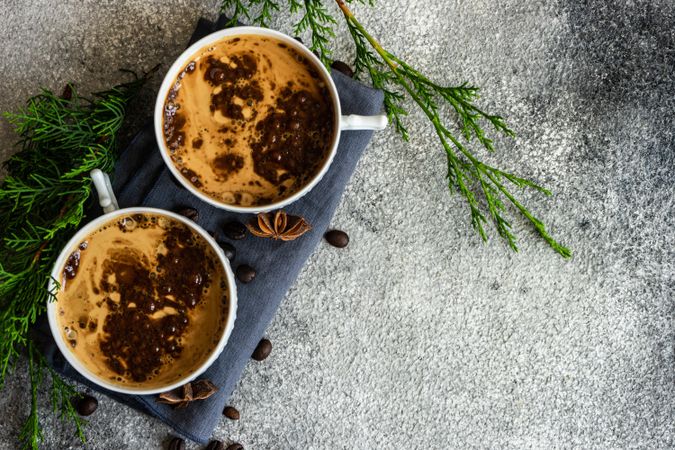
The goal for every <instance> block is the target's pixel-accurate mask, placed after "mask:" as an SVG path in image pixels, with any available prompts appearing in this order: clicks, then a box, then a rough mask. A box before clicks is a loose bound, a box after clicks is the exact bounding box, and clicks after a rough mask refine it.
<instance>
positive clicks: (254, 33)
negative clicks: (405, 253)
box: [154, 27, 387, 213]
mask: <svg viewBox="0 0 675 450" xmlns="http://www.w3.org/2000/svg"><path fill="white" fill-rule="evenodd" d="M386 124H387V117H386V116H385V115H378V116H358V115H349V116H342V115H341V110H340V101H339V97H338V93H337V89H336V87H335V84H334V83H333V80H332V79H331V77H330V75H329V73H328V71H327V70H326V69H325V68H324V66H323V65H322V64H321V62H320V61H319V59H318V58H317V57H316V56H315V55H314V54H313V53H312V52H311V51H310V50H309V49H308V48H307V47H305V46H304V45H302V44H301V43H300V42H298V41H297V40H295V39H293V38H291V37H289V36H287V35H285V34H283V33H279V32H277V31H273V30H269V29H265V28H258V27H235V28H229V29H226V30H222V31H218V32H216V33H213V34H211V35H209V36H207V37H205V38H203V39H201V40H199V41H198V42H196V43H195V44H194V45H192V46H190V47H189V48H188V49H187V50H185V52H184V53H183V54H182V55H181V56H180V57H178V59H177V60H176V62H175V63H174V64H173V65H172V66H171V68H170V69H169V71H168V72H167V74H166V76H165V78H164V81H163V83H162V85H161V87H160V89H159V95H158V97H157V102H156V104H155V116H154V125H155V134H156V136H157V141H158V144H159V148H160V152H161V154H162V158H163V159H164V161H165V163H166V165H167V167H168V168H169V170H170V171H171V172H172V174H173V176H174V177H176V179H177V180H178V181H179V182H180V183H181V184H182V185H183V186H184V187H185V188H187V189H188V190H189V191H190V192H192V193H193V194H194V195H196V196H197V197H199V198H200V199H201V200H203V201H205V202H207V203H210V204H211V205H214V206H216V207H218V208H222V209H226V210H230V211H235V212H248V213H257V212H264V211H270V210H274V209H279V208H282V207H284V206H286V205H288V204H289V203H291V202H293V201H295V200H297V199H298V198H300V197H302V196H303V195H304V194H306V193H307V192H309V191H310V190H311V189H312V188H313V187H314V186H315V185H316V184H317V183H318V182H319V181H320V180H321V178H322V177H323V175H324V174H325V173H326V171H327V170H328V168H329V166H330V164H331V162H332V160H333V158H334V156H335V153H336V151H337V147H338V143H339V140H340V133H341V132H342V131H345V130H358V129H361V130H362V129H370V130H380V129H383V128H384V127H385V126H386Z"/></svg>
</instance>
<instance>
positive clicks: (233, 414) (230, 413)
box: [223, 406, 239, 420]
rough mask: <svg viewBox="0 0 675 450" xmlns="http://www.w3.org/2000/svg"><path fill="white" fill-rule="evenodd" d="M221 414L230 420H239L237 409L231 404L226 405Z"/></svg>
mask: <svg viewBox="0 0 675 450" xmlns="http://www.w3.org/2000/svg"><path fill="white" fill-rule="evenodd" d="M223 415H224V416H225V417H227V418H228V419H230V420H239V411H237V408H234V407H232V406H226V407H225V409H224V410H223Z"/></svg>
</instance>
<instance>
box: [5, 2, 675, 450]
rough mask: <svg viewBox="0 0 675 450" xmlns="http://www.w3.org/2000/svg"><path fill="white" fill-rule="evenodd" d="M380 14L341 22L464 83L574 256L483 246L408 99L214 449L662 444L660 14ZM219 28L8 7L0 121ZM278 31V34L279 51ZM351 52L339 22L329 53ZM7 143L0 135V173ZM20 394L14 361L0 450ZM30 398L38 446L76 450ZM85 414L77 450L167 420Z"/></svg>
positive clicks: (669, 61) (664, 11)
mask: <svg viewBox="0 0 675 450" xmlns="http://www.w3.org/2000/svg"><path fill="white" fill-rule="evenodd" d="M329 3H331V2H329ZM378 3H379V4H380V6H379V7H377V8H376V9H371V8H368V7H365V6H362V5H357V6H355V11H356V14H357V15H358V16H359V17H360V18H361V19H362V21H363V23H364V24H365V25H366V26H367V28H368V29H369V30H370V31H371V32H372V33H373V34H374V35H375V36H378V37H379V38H381V40H382V42H383V44H384V45H385V46H386V47H387V48H388V49H390V50H391V51H393V52H395V53H396V54H398V55H399V56H401V57H402V58H404V59H406V60H408V61H410V62H412V63H414V65H415V66H416V67H418V68H420V69H421V70H423V71H424V72H425V73H427V74H428V75H430V76H431V77H432V78H433V79H436V80H440V81H442V82H446V83H448V84H458V83H461V82H463V81H465V80H466V81H470V82H472V83H475V84H476V85H478V86H480V87H481V88H482V92H483V95H484V98H483V99H481V101H480V102H481V105H483V106H484V107H485V109H487V110H489V111H495V112H499V113H500V114H502V115H503V116H505V117H506V118H507V119H508V121H509V124H510V125H511V126H512V127H513V128H514V130H516V131H517V134H518V137H517V138H516V139H513V140H510V139H499V140H498V141H497V149H498V150H497V153H496V154H495V155H494V156H489V157H487V158H489V160H491V161H494V162H496V163H498V164H500V165H501V166H502V167H505V168H507V169H517V170H518V171H519V173H520V174H522V175H525V176H528V177H532V178H534V179H535V180H538V181H540V182H541V183H543V184H544V185H546V186H548V187H550V188H552V190H553V191H554V192H555V195H554V196H553V197H552V198H545V197H543V196H541V195H537V194H532V193H527V192H525V193H522V194H520V195H521V198H522V199H524V201H526V203H527V205H529V206H530V207H531V208H532V209H533V210H534V211H535V212H537V213H538V214H539V216H540V217H542V218H543V219H544V220H545V222H546V223H547V224H548V225H549V226H550V229H551V230H552V232H553V234H554V235H555V236H556V237H558V238H559V239H561V240H562V241H564V242H565V243H566V244H567V245H569V246H570V247H571V248H572V249H573V250H574V257H573V258H572V259H571V260H570V261H565V260H563V259H561V258H560V257H559V256H557V255H556V254H555V253H554V252H553V251H551V250H550V249H549V248H548V247H547V246H546V244H545V243H544V242H543V241H542V240H541V239H538V238H537V237H536V235H535V233H534V232H533V230H532V229H531V228H530V227H529V226H527V224H526V223H525V221H524V220H523V219H522V218H516V219H514V221H513V225H514V229H515V231H516V232H517V234H518V236H519V237H520V252H519V253H517V254H516V253H513V252H511V251H510V250H509V249H508V248H507V247H506V246H505V245H504V243H503V242H501V241H500V240H498V239H492V240H491V241H490V242H489V243H488V244H486V245H484V244H483V243H482V242H481V241H480V240H479V238H478V237H477V236H476V234H475V233H474V231H473V230H472V228H471V225H470V223H469V220H468V219H469V215H468V210H467V207H466V205H465V204H464V203H463V201H462V200H461V199H460V198H459V197H458V196H457V195H450V194H449V192H448V189H447V181H446V179H445V173H446V168H445V158H444V155H443V152H442V150H441V148H440V146H439V143H438V141H437V138H436V137H435V136H434V134H433V131H432V129H431V127H430V124H429V123H428V121H427V120H426V119H425V118H424V117H423V116H422V114H421V113H420V112H419V110H417V109H415V107H414V105H412V104H410V103H409V104H408V106H410V108H411V110H413V112H412V113H411V114H410V116H409V117H408V118H407V119H406V123H407V125H408V128H409V129H410V130H411V134H412V138H411V140H410V142H409V143H405V142H403V141H402V140H401V139H400V138H399V137H398V136H397V135H396V134H395V133H394V131H393V130H392V129H388V130H387V131H385V132H380V133H378V134H377V136H376V137H375V138H374V139H373V141H372V143H371V145H370V147H369V149H368V150H367V152H366V155H365V156H364V158H363V159H362V160H361V162H360V164H359V166H358V169H357V171H356V173H355V175H354V177H353V179H352V181H351V184H350V185H349V187H348V189H347V191H346V193H345V196H344V198H343V200H342V204H341V206H340V208H339V209H338V211H337V213H336V215H335V218H334V220H333V223H334V226H335V227H338V228H341V229H344V230H347V231H348V232H349V234H350V235H351V243H350V246H349V247H348V248H347V249H345V250H337V249H334V248H330V247H329V246H327V245H325V244H322V245H320V246H319V248H317V250H316V252H315V253H314V255H313V256H312V257H311V258H310V260H309V262H308V264H307V265H306V267H305V269H304V270H303V272H302V274H301V276H300V277H299V279H298V280H297V283H296V284H295V286H294V287H293V289H291V291H290V292H289V293H288V296H287V298H286V300H285V301H284V303H283V304H282V307H281V309H280V310H279V313H278V315H277V317H276V319H275V320H274V322H273V324H272V325H271V327H270V328H269V330H268V336H269V337H270V339H271V340H272V341H273V343H274V351H273V352H272V355H271V356H270V357H269V358H268V359H267V360H266V361H265V362H264V363H262V364H251V365H249V366H248V368H247V370H246V371H245V374H244V376H243V378H242V380H241V382H240V384H239V386H238V387H237V389H236V391H235V392H234V394H233V398H232V404H233V405H235V406H236V407H237V408H238V409H239V410H240V411H241V420H240V421H238V422H232V421H229V420H227V419H225V418H224V419H223V421H222V423H220V425H219V426H218V428H217V429H216V431H215V434H214V437H215V438H218V439H222V440H224V441H226V442H230V441H238V442H241V443H242V444H243V445H244V446H245V448H247V449H310V448H316V449H340V448H345V449H346V448H349V449H353V448H357V449H375V448H378V449H391V448H419V449H448V448H551V447H581V448H619V447H623V448H627V447H634V448H635V447H640V448H672V447H673V445H675V442H674V441H675V428H674V427H673V424H674V423H675V380H674V373H675V372H674V362H675V361H674V356H673V348H674V342H675V339H674V333H675V326H674V325H675V319H674V313H675V308H674V305H675V298H674V297H675V295H674V294H675V265H674V262H675V250H674V249H675V223H674V222H675V196H674V189H675V182H674V180H675V175H673V174H674V172H675V153H674V150H675V134H674V128H675V72H674V71H673V68H674V67H675V31H674V30H675V5H674V4H673V2H672V1H671V0H653V1H642V0H636V1H632V2H624V1H615V0H597V1H590V2H577V1H572V0H555V1H554V0H539V1H521V0H501V1H497V2H495V1H493V0H476V1H470V2H469V1H466V2H461V1H444V0H433V1H432V0H428V1H421V0H420V1H406V0H388V1H381V2H378ZM334 6H335V5H333V4H330V8H331V10H333V11H335V12H336V13H337V10H336V8H335V7H334ZM217 10H218V5H217V2H216V1H214V0H208V1H197V0H181V1H175V2H167V1H157V0H128V1H119V2H116V1H110V0H108V1H94V0H64V1H51V2H50V1H47V0H35V1H27V0H3V1H2V2H0V30H1V31H2V33H1V34H2V46H1V47H0V68H1V69H2V70H1V73H2V76H3V80H2V83H0V110H2V111H15V110H16V109H17V108H19V107H20V106H21V105H22V104H23V102H24V101H25V99H26V98H28V97H29V96H30V95H32V94H35V93H37V92H38V89H39V88H40V87H41V86H45V87H48V88H51V89H53V90H56V91H59V90H60V89H62V87H63V85H64V84H65V83H66V82H69V81H72V82H75V83H76V84H77V86H78V87H79V89H80V91H82V92H85V93H86V92H91V91H95V90H99V89H103V88H106V87H109V86H111V85H112V84H114V83H115V82H117V81H120V80H121V75H120V73H118V72H116V69H117V68H129V69H133V70H147V69H150V68H151V67H152V66H154V65H155V64H157V63H161V64H162V69H161V70H160V72H161V71H162V70H166V69H167V68H168V66H169V65H170V63H171V62H172V59H173V58H175V57H176V56H177V55H178V54H179V53H180V52H181V49H182V48H183V47H184V46H185V43H186V41H187V39H188V37H189V35H190V34H191V32H192V30H193V27H194V25H195V23H196V20H197V18H198V17H200V16H205V17H207V18H215V17H216V13H217ZM291 23H292V21H291V20H290V19H289V18H288V17H283V18H280V19H278V20H276V21H275V22H274V23H273V27H274V28H276V29H279V30H281V31H285V32H288V33H292V28H291ZM353 52H354V49H353V46H352V43H351V40H350V38H349V36H348V34H347V31H346V29H345V27H344V25H341V26H340V28H339V32H338V37H337V39H336V42H335V55H336V57H337V58H338V59H343V60H345V61H351V60H352V58H353ZM160 79H161V76H157V77H156V78H155V79H154V81H153V82H152V85H151V86H150V89H148V90H146V93H145V94H144V96H143V97H142V98H141V100H140V101H139V102H138V104H137V105H138V106H137V108H136V110H135V112H134V114H132V117H131V122H130V124H129V126H128V128H127V129H125V135H126V136H129V135H131V134H133V132H135V130H137V129H138V127H139V125H140V124H141V123H142V122H143V119H144V118H145V117H148V116H149V114H150V111H151V107H152V104H153V101H154V99H153V93H152V92H153V90H154V89H156V88H157V86H158V84H159V81H160ZM14 141H15V135H14V134H13V133H12V131H11V129H10V127H9V125H8V124H7V123H6V121H2V122H1V123H0V142H1V143H2V146H1V147H0V148H1V149H2V150H1V151H2V154H1V156H2V159H3V160H4V159H5V158H6V157H8V156H9V155H10V154H11V153H12V151H13V143H14ZM491 231H492V230H491ZM492 234H493V235H494V232H493V233H492ZM44 393H46V391H45V392H41V394H44ZM28 398H29V392H28V381H27V377H26V375H25V363H24V362H23V361H20V362H19V363H18V365H17V367H16V370H15V373H14V374H13V375H12V376H10V377H9V381H8V383H7V385H6V386H5V388H4V390H3V391H2V396H0V448H1V449H13V448H16V446H17V444H16V442H17V436H18V432H19V428H20V426H21V423H22V422H23V420H24V419H25V417H26V415H27V414H28V411H29V401H28ZM41 398H42V400H40V404H41V405H42V406H43V407H44V408H43V411H45V413H44V415H43V416H42V417H41V420H42V422H43V424H44V426H45V442H44V445H43V447H44V448H47V449H66V448H81V447H82V445H81V444H80V443H78V441H77V440H76V439H74V438H73V435H72V429H71V428H70V427H68V426H64V425H62V424H60V422H58V421H57V420H55V419H53V418H52V416H51V415H50V414H48V413H47V412H46V411H48V408H47V401H46V398H45V395H42V397H41ZM99 399H100V405H99V409H98V411H97V412H96V413H95V414H94V415H92V416H91V418H90V420H89V424H88V426H87V436H88V442H87V444H86V448H89V449H106V450H107V449H116V450H121V449H153V448H161V443H162V442H165V439H166V437H167V435H168V434H169V429H168V428H167V427H166V426H165V425H163V424H161V423H160V422H159V421H157V420H154V419H152V418H150V417H148V416H145V415H143V414H140V413H138V412H136V411H134V410H132V409H130V408H127V407H125V406H122V405H119V404H117V403H116V402H114V401H112V400H110V399H108V398H105V397H103V396H100V395H99ZM188 448H189V449H193V448H197V446H195V445H189V446H188Z"/></svg>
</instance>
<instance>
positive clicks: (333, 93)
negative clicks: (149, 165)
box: [154, 26, 342, 213]
mask: <svg viewBox="0 0 675 450" xmlns="http://www.w3.org/2000/svg"><path fill="white" fill-rule="evenodd" d="M236 35H257V36H270V37H274V38H276V39H278V40H280V41H282V42H284V43H285V44H288V45H290V46H291V47H293V48H294V49H295V50H297V51H299V52H301V53H302V54H303V56H305V57H306V58H308V59H310V60H311V61H312V62H313V64H314V66H315V68H318V69H319V71H320V72H321V75H322V76H323V78H324V80H325V81H326V83H327V85H328V90H329V92H330V98H331V102H332V106H333V113H334V118H333V128H334V133H333V137H332V144H331V146H330V151H329V153H328V156H327V157H326V159H325V161H324V163H323V166H322V167H321V169H320V170H319V171H318V172H317V173H316V174H315V175H314V177H313V178H312V179H311V180H310V181H309V182H308V183H307V184H305V185H304V186H303V187H302V188H301V189H300V190H298V191H297V192H295V193H294V194H293V195H291V196H290V197H287V198H285V199H282V200H280V201H278V202H274V203H270V204H268V205H261V206H238V205H230V204H227V203H224V202H220V201H218V200H216V199H214V198H212V197H210V196H208V195H206V194H205V193H203V192H201V191H200V190H199V189H197V188H196V187H195V186H193V185H192V184H191V183H190V182H189V181H188V180H187V179H186V178H185V177H184V176H183V175H182V174H181V173H180V171H179V170H178V168H177V167H176V166H175V165H174V164H173V161H171V157H170V156H169V151H168V148H167V146H166V143H165V141H164V133H163V124H162V123H163V117H164V114H163V111H164V102H165V100H166V96H167V95H168V93H169V89H170V88H171V85H172V84H173V82H174V80H175V78H176V77H177V76H178V74H179V72H180V70H181V69H182V68H183V66H184V65H185V64H187V63H188V62H189V60H190V59H191V57H192V56H194V55H195V54H196V53H197V52H198V51H199V50H201V49H202V48H204V47H206V46H208V45H209V44H212V43H214V42H216V41H219V40H221V39H224V38H226V37H229V36H236ZM341 114H342V111H341V108H340V99H339V96H338V91H337V87H336V86H335V82H334V81H333V79H332V78H331V76H330V73H329V72H328V70H326V68H325V67H324V65H323V63H322V62H321V60H319V58H318V57H317V56H316V55H315V54H314V53H312V52H311V51H310V50H309V49H308V48H307V47H305V46H304V45H303V44H302V43H300V42H298V41H297V40H296V39H294V38H292V37H290V36H288V35H287V34H284V33H281V32H279V31H276V30H271V29H269V28H260V27H254V26H241V27H232V28H226V29H224V30H219V31H216V32H214V33H211V34H209V35H207V36H205V37H203V38H201V39H200V40H198V41H197V42H195V43H194V44H192V45H191V46H190V47H188V48H187V49H186V50H185V51H183V52H182V53H181V54H180V56H178V58H176V60H175V61H174V63H173V64H172V65H171V67H170V68H169V70H168V71H167V72H166V75H165V76H164V80H163V81H162V84H161V85H160V88H159V92H158V94H157V99H156V101H155V111H154V128H155V137H156V140H157V145H158V146H159V152H160V154H161V156H162V159H163V160H164V164H165V165H166V166H167V167H168V168H169V171H170V172H171V174H172V175H173V176H174V177H175V178H176V179H177V180H178V182H179V183H180V184H181V185H182V186H183V187H184V188H186V189H187V190H188V191H190V193H191V194H193V195H195V196H196V197H198V198H199V199H200V200H202V201H204V202H206V203H208V204H210V205H212V206H215V207H216V208H219V209H222V210H226V211H232V212H237V213H261V212H268V211H273V210H275V209H281V208H283V207H285V206H287V205H289V204H291V203H293V202H295V201H296V200H298V199H299V198H301V197H303V196H304V195H306V194H307V193H308V192H310V191H311V190H312V189H313V188H314V186H316V185H317V184H318V183H319V181H321V179H322V178H323V177H324V175H325V174H326V172H328V169H329V168H330V166H331V164H332V163H333V159H335V154H336V153H337V148H338V144H339V142H340V135H341V134H342V133H341V130H340V117H341Z"/></svg>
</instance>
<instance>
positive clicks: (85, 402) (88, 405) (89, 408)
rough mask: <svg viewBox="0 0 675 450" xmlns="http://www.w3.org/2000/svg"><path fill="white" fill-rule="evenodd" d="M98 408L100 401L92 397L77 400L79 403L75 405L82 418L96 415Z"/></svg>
mask: <svg viewBox="0 0 675 450" xmlns="http://www.w3.org/2000/svg"><path fill="white" fill-rule="evenodd" d="M96 408H98V400H96V398H94V397H92V396H91V395H84V396H82V397H80V398H79V399H77V403H76V404H75V409H76V410H77V413H78V414H79V415H81V416H90V415H92V414H94V411H96Z"/></svg>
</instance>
